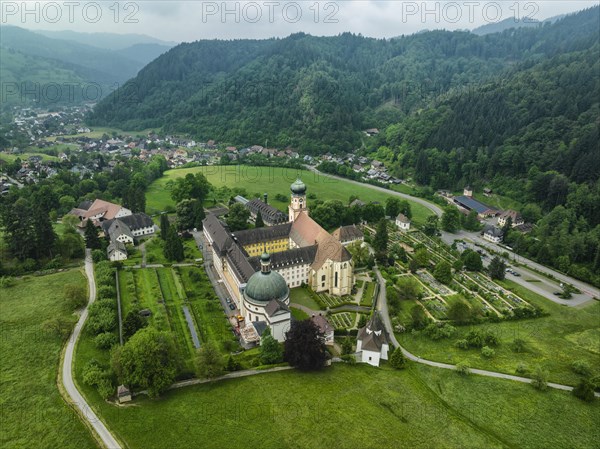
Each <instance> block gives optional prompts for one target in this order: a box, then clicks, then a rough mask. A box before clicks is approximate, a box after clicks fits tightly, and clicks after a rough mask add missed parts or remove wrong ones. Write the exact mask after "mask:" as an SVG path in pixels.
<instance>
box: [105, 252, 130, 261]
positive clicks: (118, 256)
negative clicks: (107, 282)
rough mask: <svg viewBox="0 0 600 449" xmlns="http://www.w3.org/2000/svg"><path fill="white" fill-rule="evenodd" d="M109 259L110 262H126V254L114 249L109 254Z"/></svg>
mask: <svg viewBox="0 0 600 449" xmlns="http://www.w3.org/2000/svg"><path fill="white" fill-rule="evenodd" d="M109 259H110V261H111V262H117V261H119V260H127V254H126V253H124V252H123V251H121V250H119V249H115V250H114V251H113V252H111V253H110V256H109Z"/></svg>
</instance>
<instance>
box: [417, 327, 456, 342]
mask: <svg viewBox="0 0 600 449" xmlns="http://www.w3.org/2000/svg"><path fill="white" fill-rule="evenodd" d="M455 331H456V328H455V327H454V326H451V325H450V324H447V323H441V322H438V323H432V324H430V325H428V326H427V327H426V328H425V331H424V332H425V335H427V336H428V337H429V338H431V339H432V340H434V341H437V340H441V339H443V338H450V337H452V335H454V332H455Z"/></svg>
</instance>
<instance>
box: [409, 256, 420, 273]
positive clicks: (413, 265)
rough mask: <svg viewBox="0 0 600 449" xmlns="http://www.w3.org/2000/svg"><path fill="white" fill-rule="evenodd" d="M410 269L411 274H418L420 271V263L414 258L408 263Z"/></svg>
mask: <svg viewBox="0 0 600 449" xmlns="http://www.w3.org/2000/svg"><path fill="white" fill-rule="evenodd" d="M408 269H409V270H410V272H411V273H416V272H417V270H418V269H419V262H417V259H415V258H414V257H413V258H412V259H410V260H409V261H408Z"/></svg>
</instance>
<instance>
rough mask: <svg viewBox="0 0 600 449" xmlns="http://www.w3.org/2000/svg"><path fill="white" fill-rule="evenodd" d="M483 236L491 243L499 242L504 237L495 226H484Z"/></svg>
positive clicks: (500, 230)
mask: <svg viewBox="0 0 600 449" xmlns="http://www.w3.org/2000/svg"><path fill="white" fill-rule="evenodd" d="M483 238H484V239H485V240H487V241H489V242H492V243H500V242H501V241H502V239H503V238H504V232H503V231H502V229H500V228H497V227H495V226H486V228H485V229H484V231H483Z"/></svg>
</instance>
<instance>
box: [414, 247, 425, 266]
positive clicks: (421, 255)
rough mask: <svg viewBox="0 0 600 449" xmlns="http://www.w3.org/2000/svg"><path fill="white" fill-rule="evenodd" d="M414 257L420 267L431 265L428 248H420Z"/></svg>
mask: <svg viewBox="0 0 600 449" xmlns="http://www.w3.org/2000/svg"><path fill="white" fill-rule="evenodd" d="M413 259H414V260H415V261H416V262H417V264H418V265H419V267H421V268H423V267H427V266H428V265H429V251H427V248H419V249H418V250H417V251H415V255H414V256H413Z"/></svg>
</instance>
